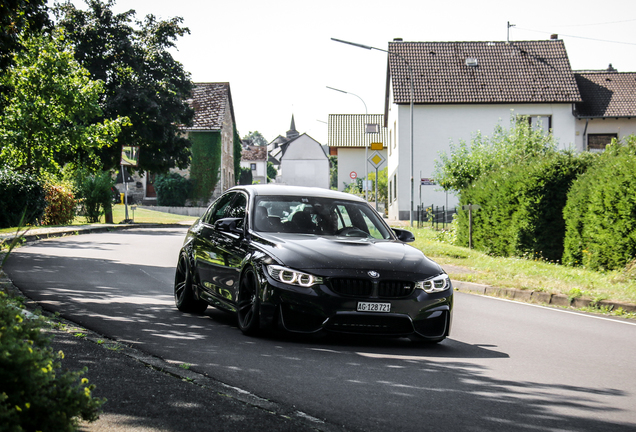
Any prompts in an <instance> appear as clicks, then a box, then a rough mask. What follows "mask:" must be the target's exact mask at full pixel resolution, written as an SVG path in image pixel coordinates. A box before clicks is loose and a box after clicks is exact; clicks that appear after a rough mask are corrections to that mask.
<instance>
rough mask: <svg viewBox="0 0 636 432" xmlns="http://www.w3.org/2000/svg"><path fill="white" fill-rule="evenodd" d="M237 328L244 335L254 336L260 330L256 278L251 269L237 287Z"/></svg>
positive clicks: (244, 274) (246, 271) (247, 270)
mask: <svg viewBox="0 0 636 432" xmlns="http://www.w3.org/2000/svg"><path fill="white" fill-rule="evenodd" d="M237 303H238V304H237V306H238V308H237V309H238V310H237V312H238V313H237V315H238V326H239V329H241V331H242V332H243V334H245V335H255V334H257V333H258V332H259V330H260V322H259V321H260V318H259V312H260V304H261V303H260V299H259V297H258V278H257V276H256V272H255V271H254V269H253V268H252V267H248V268H247V269H246V270H245V272H244V273H243V277H242V278H241V284H240V286H239V294H238V302H237Z"/></svg>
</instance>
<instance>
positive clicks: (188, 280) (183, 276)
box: [174, 252, 208, 314]
mask: <svg viewBox="0 0 636 432" xmlns="http://www.w3.org/2000/svg"><path fill="white" fill-rule="evenodd" d="M174 303H175V305H176V306H177V309H179V310H180V311H181V312H189V313H195V314H201V313H203V312H204V311H205V309H206V308H207V307H208V304H207V303H206V302H204V301H203V300H199V299H197V298H196V297H195V295H194V288H193V287H192V271H191V270H190V260H189V259H188V255H187V254H186V253H185V252H181V255H179V262H178V263H177V271H176V273H175V276H174Z"/></svg>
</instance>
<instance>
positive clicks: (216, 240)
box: [194, 192, 247, 310]
mask: <svg viewBox="0 0 636 432" xmlns="http://www.w3.org/2000/svg"><path fill="white" fill-rule="evenodd" d="M246 207H247V197H246V195H245V194H244V193H242V192H231V193H228V194H226V195H224V196H222V197H221V198H219V200H218V205H216V204H215V206H214V207H213V208H212V209H211V211H210V212H209V215H206V216H208V218H207V220H205V221H204V224H203V226H202V229H201V231H200V234H199V236H197V240H196V244H195V247H194V250H195V260H196V266H197V271H198V277H199V285H200V286H201V287H202V288H203V291H204V292H203V293H202V294H203V295H204V297H206V299H207V300H208V301H210V302H212V303H213V304H215V305H217V306H220V307H222V308H224V309H230V310H234V302H235V296H236V291H237V289H238V278H239V274H240V265H241V262H242V261H243V255H244V253H243V250H242V248H241V245H242V239H243V233H242V231H243V228H244V224H245V211H246ZM224 218H240V220H239V221H238V222H237V224H236V228H237V230H236V231H234V232H231V231H223V230H219V229H218V228H215V223H216V222H217V221H218V220H220V219H224Z"/></svg>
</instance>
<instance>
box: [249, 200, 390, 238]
mask: <svg viewBox="0 0 636 432" xmlns="http://www.w3.org/2000/svg"><path fill="white" fill-rule="evenodd" d="M252 220H253V224H252V228H253V229H254V230H255V231H260V232H279V233H299V234H314V235H323V236H336V235H338V236H346V237H363V238H375V239H389V238H391V234H390V232H389V229H388V228H387V227H386V225H385V224H384V223H383V222H382V221H381V220H380V218H379V217H378V215H377V213H376V212H375V211H373V209H372V208H371V207H369V206H368V205H367V204H366V203H364V202H357V201H347V200H337V199H330V198H316V197H289V196H261V197H257V198H256V202H255V206H254V208H253V211H252Z"/></svg>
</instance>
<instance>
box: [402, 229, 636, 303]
mask: <svg viewBox="0 0 636 432" xmlns="http://www.w3.org/2000/svg"><path fill="white" fill-rule="evenodd" d="M412 231H413V234H415V238H416V240H415V242H414V243H412V245H413V246H415V247H416V248H418V249H420V250H422V251H423V252H424V253H425V254H426V255H427V256H428V257H430V258H432V259H433V260H435V261H436V262H437V263H438V264H440V265H442V266H444V265H448V264H450V265H454V266H460V267H463V268H466V269H469V270H471V271H470V272H455V273H454V272H453V271H449V272H448V273H449V274H450V275H451V278H452V279H454V280H460V281H465V282H476V283H481V284H486V285H492V286H496V287H500V288H516V289H528V290H534V291H545V292H549V293H553V294H564V295H567V296H569V297H570V298H575V297H586V298H589V299H592V300H595V301H601V300H612V301H619V302H627V303H636V280H635V279H634V278H633V276H630V275H629V274H628V273H627V272H625V271H608V272H596V271H591V270H588V269H585V268H581V267H568V266H562V265H559V264H554V263H549V262H545V261H541V260H532V259H526V258H501V257H493V256H490V255H488V254H486V253H484V252H479V251H475V250H470V249H467V248H464V247H459V246H453V245H450V244H448V243H444V242H441V241H438V240H437V236H438V233H437V232H436V231H434V230H431V229H430V228H420V229H418V228H413V229H412Z"/></svg>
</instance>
